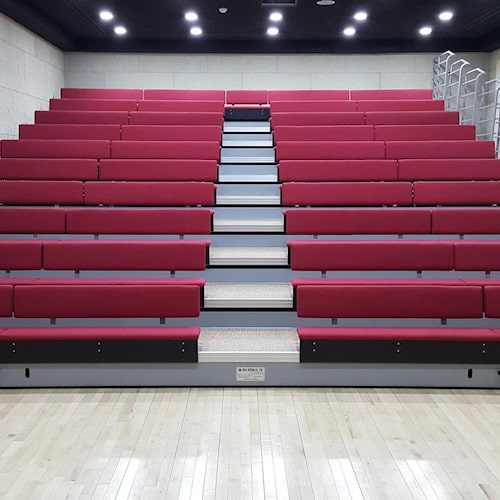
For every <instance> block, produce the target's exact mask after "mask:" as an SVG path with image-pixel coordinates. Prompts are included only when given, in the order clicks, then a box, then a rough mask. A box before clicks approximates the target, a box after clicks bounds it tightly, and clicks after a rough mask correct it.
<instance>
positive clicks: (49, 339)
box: [0, 326, 200, 364]
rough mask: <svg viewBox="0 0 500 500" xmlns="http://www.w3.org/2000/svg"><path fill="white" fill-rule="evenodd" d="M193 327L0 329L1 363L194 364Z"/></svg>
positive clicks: (195, 338) (196, 335) (195, 337)
mask: <svg viewBox="0 0 500 500" xmlns="http://www.w3.org/2000/svg"><path fill="white" fill-rule="evenodd" d="M199 335H200V328H199V327H197V326H185V327H174V326H169V327H165V326H161V327H144V326H141V327H134V326H125V327H119V328H117V327H102V326H97V327H96V326H94V327H69V328H68V327H50V328H44V327H31V328H21V327H18V328H6V329H4V330H3V331H0V363H23V364H27V363H171V362H175V363H196V362H197V361H198V338H199Z"/></svg>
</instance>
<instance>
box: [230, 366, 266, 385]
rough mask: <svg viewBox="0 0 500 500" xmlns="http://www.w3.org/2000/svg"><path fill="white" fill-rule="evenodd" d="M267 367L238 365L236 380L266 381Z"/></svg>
mask: <svg viewBox="0 0 500 500" xmlns="http://www.w3.org/2000/svg"><path fill="white" fill-rule="evenodd" d="M265 380H266V369H265V368H264V367H263V366H238V367H237V368H236V382H265Z"/></svg>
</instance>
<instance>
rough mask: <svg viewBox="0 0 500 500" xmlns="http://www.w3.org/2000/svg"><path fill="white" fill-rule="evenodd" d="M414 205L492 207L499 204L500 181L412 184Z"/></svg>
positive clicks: (425, 182)
mask: <svg viewBox="0 0 500 500" xmlns="http://www.w3.org/2000/svg"><path fill="white" fill-rule="evenodd" d="M413 188H414V201H415V205H494V204H497V203H500V181H424V182H414V183H413Z"/></svg>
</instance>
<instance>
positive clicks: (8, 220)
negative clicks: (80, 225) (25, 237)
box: [0, 207, 66, 234]
mask: <svg viewBox="0 0 500 500" xmlns="http://www.w3.org/2000/svg"><path fill="white" fill-rule="evenodd" d="M65 232H66V209H64V208H59V207H51V208H46V207H36V208H35V207H29V208H26V207H0V233H3V234H64V233H65Z"/></svg>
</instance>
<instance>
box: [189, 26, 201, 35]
mask: <svg viewBox="0 0 500 500" xmlns="http://www.w3.org/2000/svg"><path fill="white" fill-rule="evenodd" d="M190 32H191V35H194V36H200V35H201V34H202V33H203V30H202V29H201V28H200V27H198V26H194V27H193V28H191V30H190Z"/></svg>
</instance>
